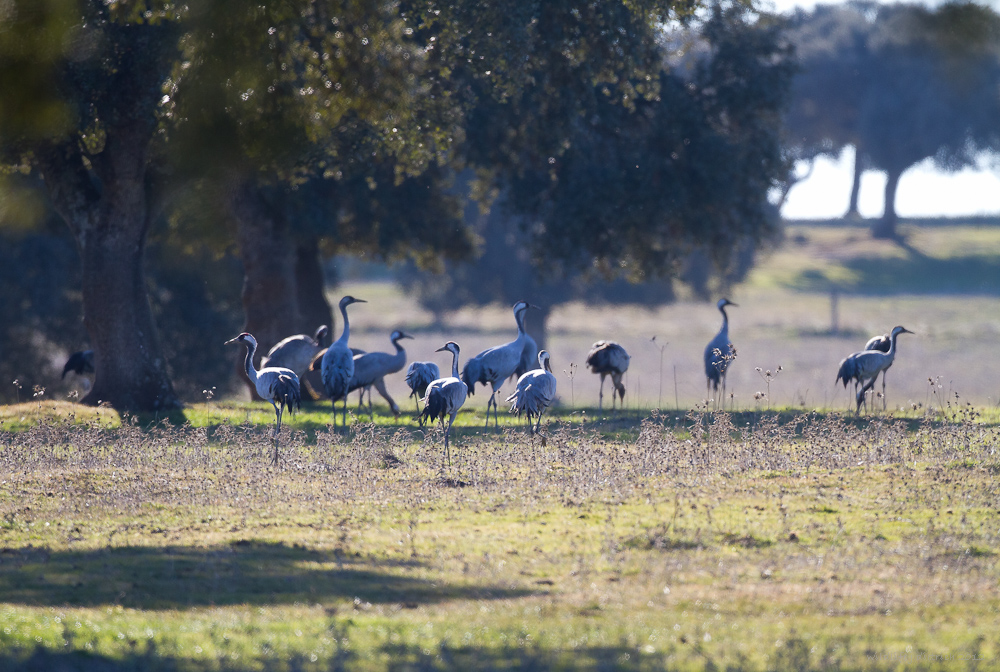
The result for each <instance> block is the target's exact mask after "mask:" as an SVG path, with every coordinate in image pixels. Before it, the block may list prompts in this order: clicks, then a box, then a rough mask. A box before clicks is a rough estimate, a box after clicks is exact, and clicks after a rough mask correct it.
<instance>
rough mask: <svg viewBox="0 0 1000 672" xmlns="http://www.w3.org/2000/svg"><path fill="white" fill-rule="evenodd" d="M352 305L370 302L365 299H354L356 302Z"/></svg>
mask: <svg viewBox="0 0 1000 672" xmlns="http://www.w3.org/2000/svg"><path fill="white" fill-rule="evenodd" d="M351 303H368V302H367V301H365V300H364V299H354V301H352V302H351Z"/></svg>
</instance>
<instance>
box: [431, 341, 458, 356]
mask: <svg viewBox="0 0 1000 672" xmlns="http://www.w3.org/2000/svg"><path fill="white" fill-rule="evenodd" d="M445 350H447V351H448V352H450V353H451V354H453V355H457V354H458V353H459V352H460V351H461V348H459V347H458V343H456V342H455V341H448V342H447V343H445V344H444V345H442V346H441V347H440V348H438V349H437V350H435V351H434V352H443V351H445Z"/></svg>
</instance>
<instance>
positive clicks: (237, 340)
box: [223, 336, 240, 345]
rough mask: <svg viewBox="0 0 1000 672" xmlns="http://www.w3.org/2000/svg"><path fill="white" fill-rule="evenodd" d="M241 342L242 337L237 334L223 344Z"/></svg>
mask: <svg viewBox="0 0 1000 672" xmlns="http://www.w3.org/2000/svg"><path fill="white" fill-rule="evenodd" d="M239 342H240V337H239V336H237V337H236V338H230V339H229V340H228V341H226V342H225V343H223V345H231V344H232V343H239Z"/></svg>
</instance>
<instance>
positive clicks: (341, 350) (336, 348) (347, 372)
mask: <svg viewBox="0 0 1000 672" xmlns="http://www.w3.org/2000/svg"><path fill="white" fill-rule="evenodd" d="M352 303H366V302H365V301H364V300H363V299H355V298H354V297H353V296H345V297H344V298H342V299H341V300H340V314H341V316H342V317H343V320H344V330H343V331H342V332H341V333H340V338H338V339H337V341H336V342H335V343H334V344H333V345H331V346H330V347H329V348H327V349H326V352H325V353H323V360H322V365H321V371H322V376H323V391H324V392H326V396H328V397H330V400H331V401H332V403H333V426H334V429H336V427H337V401H339V400H340V399H343V400H344V416H343V423H342V424H343V426H344V427H347V393H348V391H349V390H350V387H349V385H350V382H351V377H352V376H353V375H354V354H353V353H352V352H351V348H350V346H349V345H348V344H347V341H348V339H349V338H350V337H351V323H350V321H349V320H348V319H347V307H348V306H349V305H351V304H352Z"/></svg>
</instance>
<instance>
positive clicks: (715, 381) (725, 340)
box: [705, 299, 739, 409]
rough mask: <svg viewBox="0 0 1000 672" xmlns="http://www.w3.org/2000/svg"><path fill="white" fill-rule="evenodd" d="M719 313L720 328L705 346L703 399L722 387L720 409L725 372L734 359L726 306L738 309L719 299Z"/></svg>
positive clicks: (723, 402) (724, 390)
mask: <svg viewBox="0 0 1000 672" xmlns="http://www.w3.org/2000/svg"><path fill="white" fill-rule="evenodd" d="M716 306H717V307H718V308H719V312H720V313H722V328H721V329H719V333H717V334H716V335H715V338H713V339H712V340H711V341H709V342H708V345H706V346H705V376H706V378H707V379H708V382H707V383H706V385H705V397H706V398H708V395H710V394H711V393H712V391H713V390H714V391H715V392H718V391H719V385H720V384H721V385H722V407H723V409H725V407H726V370H727V369H728V368H729V365H730V364H731V363H732V361H733V360H734V359H736V348H734V347H733V344H732V343H731V342H730V340H729V316H728V315H726V306H734V307H736V308H739V306H737V305H736V304H735V303H733V302H732V301H730V300H729V299H719V302H718V303H717V304H716Z"/></svg>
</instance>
